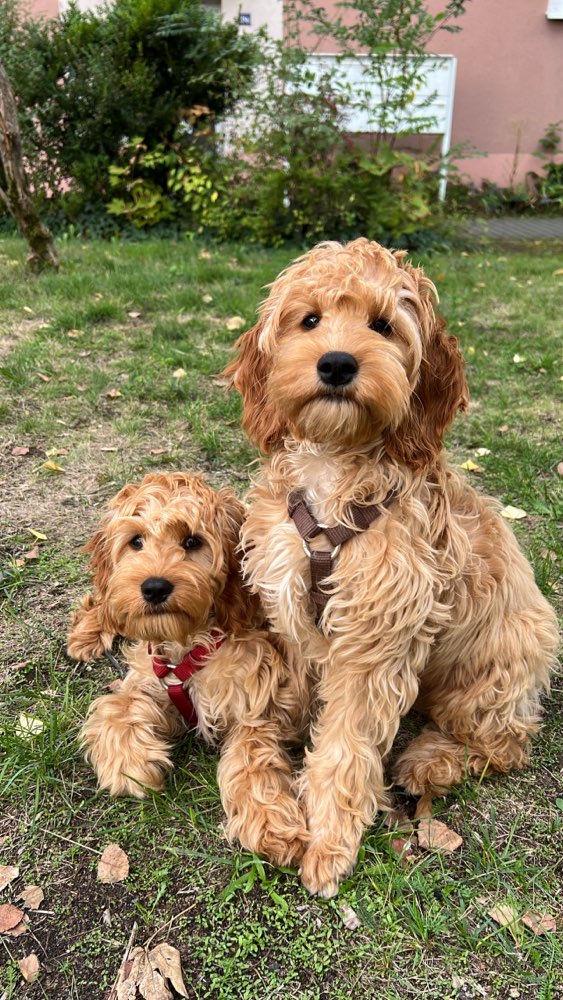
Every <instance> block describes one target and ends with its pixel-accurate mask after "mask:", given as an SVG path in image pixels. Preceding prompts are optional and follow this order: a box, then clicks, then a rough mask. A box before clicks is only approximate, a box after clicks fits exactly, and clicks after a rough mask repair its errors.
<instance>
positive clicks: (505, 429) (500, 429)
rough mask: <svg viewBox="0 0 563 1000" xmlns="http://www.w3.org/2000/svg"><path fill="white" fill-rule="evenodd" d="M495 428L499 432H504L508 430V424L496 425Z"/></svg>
mask: <svg viewBox="0 0 563 1000" xmlns="http://www.w3.org/2000/svg"><path fill="white" fill-rule="evenodd" d="M497 430H498V432H499V434H506V432H507V431H508V430H510V428H509V426H508V424H501V426H500V427H498V428H497Z"/></svg>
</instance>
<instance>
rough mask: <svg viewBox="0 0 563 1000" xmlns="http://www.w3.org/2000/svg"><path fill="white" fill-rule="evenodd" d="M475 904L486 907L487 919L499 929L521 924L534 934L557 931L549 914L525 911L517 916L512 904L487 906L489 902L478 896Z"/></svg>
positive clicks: (554, 922) (553, 919)
mask: <svg viewBox="0 0 563 1000" xmlns="http://www.w3.org/2000/svg"><path fill="white" fill-rule="evenodd" d="M477 902H478V903H480V904H481V906H484V907H486V909H487V913H488V915H489V917H491V918H492V920H494V921H495V923H497V924H500V926H501V927H508V926H510V925H513V924H517V923H522V924H524V925H525V926H526V927H527V928H528V929H529V930H531V931H533V933H534V934H552V933H553V932H554V931H556V930H557V924H556V921H555V918H554V917H552V916H551V914H550V913H538V912H537V910H527V911H526V913H523V914H522V916H519V915H518V910H517V909H516V907H515V906H513V905H512V903H495V905H494V906H489V901H488V900H487V899H486V898H485V897H484V896H478V897H477Z"/></svg>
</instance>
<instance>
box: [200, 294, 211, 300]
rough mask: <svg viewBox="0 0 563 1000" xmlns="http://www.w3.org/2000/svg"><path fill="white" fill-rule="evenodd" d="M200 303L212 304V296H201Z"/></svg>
mask: <svg viewBox="0 0 563 1000" xmlns="http://www.w3.org/2000/svg"><path fill="white" fill-rule="evenodd" d="M201 301H202V302H213V296H212V295H209V294H207V295H202V296H201Z"/></svg>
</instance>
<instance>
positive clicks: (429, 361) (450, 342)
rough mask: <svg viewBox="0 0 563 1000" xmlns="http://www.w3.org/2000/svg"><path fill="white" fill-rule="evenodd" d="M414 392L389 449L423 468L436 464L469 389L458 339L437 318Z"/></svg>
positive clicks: (406, 463) (429, 336) (407, 462)
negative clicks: (447, 431)
mask: <svg viewBox="0 0 563 1000" xmlns="http://www.w3.org/2000/svg"><path fill="white" fill-rule="evenodd" d="M428 308H430V311H431V323H430V330H429V335H428V339H427V341H426V346H425V352H424V356H423V359H422V364H421V366H420V373H419V376H418V382H417V383H416V386H415V388H414V390H413V393H412V396H411V400H410V407H409V412H408V414H407V416H406V417H405V418H404V420H403V421H402V422H401V423H400V424H399V426H398V428H397V429H396V430H395V431H394V432H393V433H392V434H391V435H390V437H389V439H388V443H387V450H388V451H389V453H390V454H391V455H392V456H393V458H395V459H397V461H399V462H403V463H404V464H405V465H410V466H411V467H412V468H415V469H419V468H423V467H424V466H425V465H428V464H430V463H431V462H433V461H434V460H435V459H436V458H437V457H438V455H439V454H440V451H441V450H442V447H443V443H444V434H445V432H446V430H447V429H448V427H449V426H450V424H451V422H452V420H453V419H454V417H455V415H456V413H457V411H458V410H465V409H466V407H467V403H468V401H469V390H468V388H467V382H466V380H465V375H464V371H463V358H462V356H461V353H460V350H459V346H458V341H457V339H456V337H451V336H449V334H448V333H447V330H446V329H445V323H444V321H443V320H442V319H441V318H440V317H438V318H436V317H434V314H433V312H432V310H431V306H429V304H426V309H427V310H428Z"/></svg>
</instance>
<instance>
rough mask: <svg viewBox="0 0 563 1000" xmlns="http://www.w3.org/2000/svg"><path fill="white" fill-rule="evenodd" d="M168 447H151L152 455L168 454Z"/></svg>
mask: <svg viewBox="0 0 563 1000" xmlns="http://www.w3.org/2000/svg"><path fill="white" fill-rule="evenodd" d="M167 451H168V448H151V455H166V453H167Z"/></svg>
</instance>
